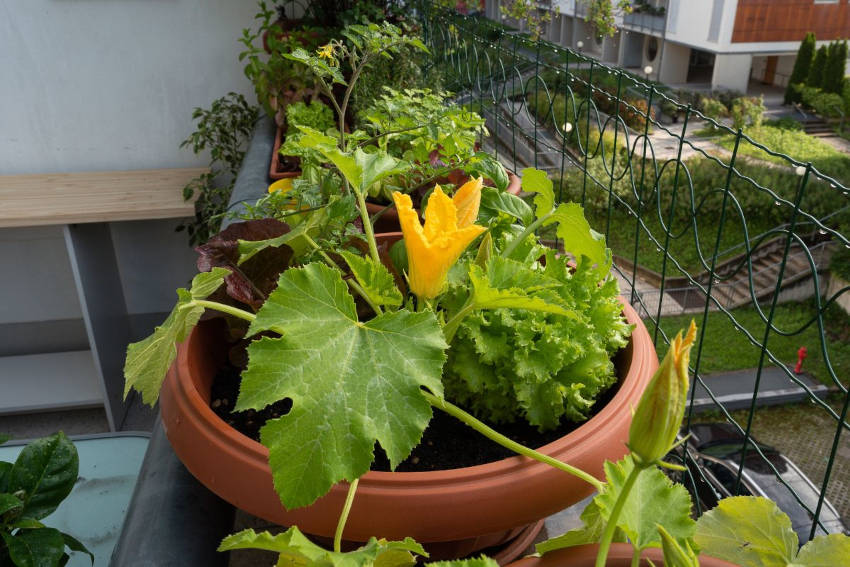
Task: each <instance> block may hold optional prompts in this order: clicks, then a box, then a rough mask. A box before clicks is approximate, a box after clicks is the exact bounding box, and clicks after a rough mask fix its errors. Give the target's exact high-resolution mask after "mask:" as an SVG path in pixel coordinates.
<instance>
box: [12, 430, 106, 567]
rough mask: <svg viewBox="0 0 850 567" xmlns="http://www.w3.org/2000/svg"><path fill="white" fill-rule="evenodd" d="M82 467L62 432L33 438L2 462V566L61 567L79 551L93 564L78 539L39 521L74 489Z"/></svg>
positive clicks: (71, 444) (71, 445)
mask: <svg viewBox="0 0 850 567" xmlns="http://www.w3.org/2000/svg"><path fill="white" fill-rule="evenodd" d="M6 441H8V437H4V436H0V444H2V443H5V442H6ZM78 471H79V459H78V457H77V449H76V447H74V444H73V443H71V441H69V440H68V438H67V437H65V435H64V434H63V433H57V434H55V435H51V436H50V437H45V438H43V439H39V440H37V441H33V442H32V443H30V444H29V445H27V446H26V447H24V449H23V451H21V453H20V455H18V458H17V460H16V461H15V462H14V463H7V462H2V461H0V565H2V566H7V565H8V566H12V565H15V566H17V567H31V566H39V567H42V566H43V567H56V566H59V565H64V564H65V563H67V562H68V559H69V558H70V555H69V552H75V551H76V552H81V553H86V554H88V555H89V557H90V558H91V561H92V563H94V556H93V555H92V554H91V553H90V552H89V551H88V550H87V549H86V547H85V546H84V545H83V544H82V543H80V542H79V541H78V540H77V539H75V538H74V537H73V536H70V535H68V534H66V533H63V532H61V531H59V530H57V529H55V528H49V527H47V526H45V525H44V524H42V523H41V521H40V520H42V519H44V518H45V517H47V516H49V515H50V514H52V513H53V511H54V510H56V508H57V507H58V506H59V504H60V503H61V502H62V500H64V499H65V498H66V497H67V496H68V494H70V493H71V489H72V488H74V484H75V483H76V482H77V476H78Z"/></svg>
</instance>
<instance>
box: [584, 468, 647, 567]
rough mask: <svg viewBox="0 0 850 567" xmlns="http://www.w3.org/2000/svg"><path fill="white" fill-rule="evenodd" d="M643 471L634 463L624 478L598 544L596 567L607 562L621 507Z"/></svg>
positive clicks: (603, 566) (600, 566) (603, 565)
mask: <svg viewBox="0 0 850 567" xmlns="http://www.w3.org/2000/svg"><path fill="white" fill-rule="evenodd" d="M643 469H644V467H641V466H640V465H638V464H637V463H635V465H634V468H633V469H632V472H630V473H629V476H628V477H627V478H626V483H625V484H624V485H623V488H622V490H621V491H620V495H619V496H618V497H617V502H615V503H614V509H613V510H611V516H610V517H609V518H608V524H606V526H605V531H604V532H603V533H602V539H601V540H600V542H599V553H598V554H597V556H596V567H605V563H606V562H607V560H608V549H609V548H610V547H611V541H612V540H613V539H614V531H615V530H616V529H617V520H619V519H620V513H621V512H622V511H623V506H625V504H626V500H627V499H628V498H629V493H630V492H631V491H632V487H633V486H634V484H635V481H636V480H637V477H638V475H640V473H641V472H642V471H643Z"/></svg>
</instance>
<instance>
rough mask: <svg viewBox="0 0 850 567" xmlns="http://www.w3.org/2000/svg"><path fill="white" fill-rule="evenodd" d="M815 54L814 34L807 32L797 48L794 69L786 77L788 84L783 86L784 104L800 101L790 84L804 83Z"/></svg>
mask: <svg viewBox="0 0 850 567" xmlns="http://www.w3.org/2000/svg"><path fill="white" fill-rule="evenodd" d="M814 56H815V34H814V33H813V32H809V33H807V34H806V38H805V39H804V40H803V41H802V42H801V43H800V49H798V50H797V60H796V61H794V70H793V71H791V77H790V78H789V79H788V86H787V87H786V88H785V104H790V103H792V102H802V101H801V100H799V99H800V95H799V94H798V93H797V92H796V91H795V90H794V89H793V87H792V85H797V84H800V83H805V82H806V79H807V78H808V76H809V69H811V67H812V59H813V58H814Z"/></svg>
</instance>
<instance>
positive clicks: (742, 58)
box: [711, 54, 752, 93]
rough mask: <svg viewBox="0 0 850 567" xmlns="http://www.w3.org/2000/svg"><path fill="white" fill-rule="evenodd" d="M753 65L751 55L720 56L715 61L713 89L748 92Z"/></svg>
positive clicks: (712, 79) (712, 80)
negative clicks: (751, 66)
mask: <svg viewBox="0 0 850 567" xmlns="http://www.w3.org/2000/svg"><path fill="white" fill-rule="evenodd" d="M751 63H752V56H751V55H746V54H744V55H741V54H736V55H720V54H718V55H717V56H716V58H715V59H714V75H713V76H712V78H711V89H712V90H731V91H739V92H742V93H745V92H747V86H748V84H749V79H750V65H751Z"/></svg>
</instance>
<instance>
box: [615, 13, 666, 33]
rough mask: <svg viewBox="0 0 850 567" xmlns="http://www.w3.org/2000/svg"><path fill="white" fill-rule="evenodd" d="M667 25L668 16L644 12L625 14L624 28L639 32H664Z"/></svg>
mask: <svg viewBox="0 0 850 567" xmlns="http://www.w3.org/2000/svg"><path fill="white" fill-rule="evenodd" d="M666 25H667V15H666V14H665V15H663V16H659V15H655V14H646V13H643V12H639V13H631V14H625V15H624V16H623V27H625V28H632V29H637V30H649V31H656V32H663V31H664V28H665V26H666Z"/></svg>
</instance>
